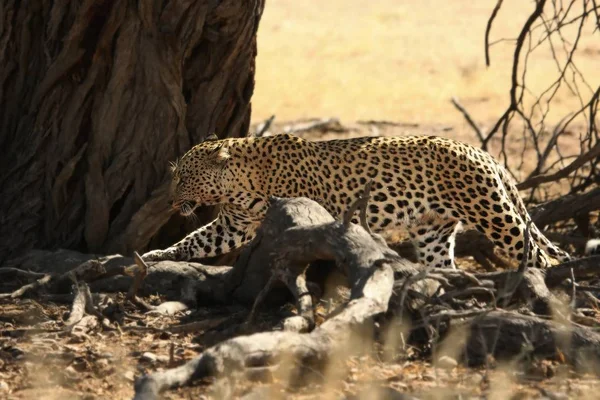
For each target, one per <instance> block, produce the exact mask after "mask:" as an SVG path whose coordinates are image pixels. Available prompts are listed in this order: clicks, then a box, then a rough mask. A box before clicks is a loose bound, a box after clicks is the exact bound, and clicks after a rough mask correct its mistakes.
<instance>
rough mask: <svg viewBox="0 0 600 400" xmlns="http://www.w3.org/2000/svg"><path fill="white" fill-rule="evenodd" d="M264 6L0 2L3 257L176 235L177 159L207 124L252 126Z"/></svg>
mask: <svg viewBox="0 0 600 400" xmlns="http://www.w3.org/2000/svg"><path fill="white" fill-rule="evenodd" d="M263 7H264V1H263V0H244V1H242V0H228V1H212V0H195V1H186V0H165V1H151V0H137V1H124V0H82V1H65V0H55V1H50V0H34V1H27V2H24V1H23V2H22V1H17V0H3V1H2V2H0V149H2V154H1V157H0V211H1V217H0V221H1V223H0V263H2V262H3V261H4V260H6V259H7V258H12V257H13V256H16V255H17V254H18V253H21V252H22V251H24V250H27V249H30V248H34V247H35V248H57V247H66V248H72V249H77V250H80V251H87V252H125V253H130V252H131V251H132V250H134V249H136V250H140V251H142V250H144V249H145V248H146V247H147V246H148V244H149V242H150V240H151V239H152V238H153V237H160V238H161V242H162V243H155V245H156V246H159V245H165V246H166V245H169V244H171V243H172V242H173V241H175V240H176V239H178V238H180V237H181V236H182V235H183V234H184V232H182V231H180V230H177V231H175V232H173V231H172V230H171V231H168V230H165V226H166V225H167V222H168V221H169V219H171V218H172V217H173V213H172V211H170V209H169V206H168V187H169V185H168V181H169V173H168V168H169V161H171V160H175V159H176V158H177V157H179V156H181V155H182V154H184V153H185V151H186V150H188V149H189V148H190V147H191V146H192V145H194V144H195V143H198V142H200V141H202V139H203V138H204V137H206V136H208V135H209V134H210V133H212V132H215V133H216V134H217V135H218V136H219V137H221V138H224V137H240V136H245V135H246V133H247V130H248V126H249V121H250V98H251V96H252V93H253V90H254V66H255V56H256V31H257V28H258V23H259V20H260V17H261V14H262V11H263ZM205 217H206V216H205ZM176 218H178V217H176ZM159 233H160V234H159Z"/></svg>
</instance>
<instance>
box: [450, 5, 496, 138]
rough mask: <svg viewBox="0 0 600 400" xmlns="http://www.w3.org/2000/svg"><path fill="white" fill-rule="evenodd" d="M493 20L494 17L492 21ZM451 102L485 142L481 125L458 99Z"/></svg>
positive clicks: (454, 98)
mask: <svg viewBox="0 0 600 400" xmlns="http://www.w3.org/2000/svg"><path fill="white" fill-rule="evenodd" d="M500 4H502V0H499V1H498V5H497V6H496V7H498V8H500ZM493 18H494V17H493V16H492V19H493ZM486 40H487V36H486ZM486 56H487V44H486ZM451 101H452V104H453V105H454V107H455V108H456V109H457V110H458V111H460V113H461V114H462V115H463V117H465V120H466V121H467V123H468V124H469V126H470V127H471V128H473V130H474V131H475V133H476V134H477V137H478V138H479V140H480V141H481V142H483V141H484V140H485V138H484V135H483V132H482V131H481V128H480V127H479V125H477V123H476V122H475V121H474V120H473V118H471V114H469V112H468V111H467V110H466V109H465V108H464V107H463V106H462V105H461V104H460V103H459V101H458V99H457V98H456V97H453V98H452V99H451Z"/></svg>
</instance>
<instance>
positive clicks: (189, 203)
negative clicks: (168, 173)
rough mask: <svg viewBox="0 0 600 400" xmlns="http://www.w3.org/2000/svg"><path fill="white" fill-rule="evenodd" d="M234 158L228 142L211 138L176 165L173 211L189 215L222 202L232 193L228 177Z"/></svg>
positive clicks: (173, 185)
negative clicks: (199, 208) (229, 166)
mask: <svg viewBox="0 0 600 400" xmlns="http://www.w3.org/2000/svg"><path fill="white" fill-rule="evenodd" d="M230 157H231V156H230V154H229V151H228V147H227V141H226V140H213V139H212V138H209V139H207V140H205V141H204V142H203V143H201V144H199V145H197V146H194V147H193V148H192V149H191V150H189V151H188V152H187V153H186V154H185V155H184V156H183V157H182V158H181V159H180V160H179V161H178V162H176V163H173V164H172V166H171V169H172V172H173V180H172V184H171V198H172V203H171V205H172V206H173V208H174V209H176V210H179V211H180V212H181V214H182V215H184V216H188V215H191V214H192V213H193V212H194V210H195V209H196V208H197V207H198V206H207V205H215V204H218V203H221V202H222V199H223V198H224V197H225V196H227V193H228V192H229V184H228V180H227V179H226V177H225V175H226V170H227V162H228V160H229V159H230Z"/></svg>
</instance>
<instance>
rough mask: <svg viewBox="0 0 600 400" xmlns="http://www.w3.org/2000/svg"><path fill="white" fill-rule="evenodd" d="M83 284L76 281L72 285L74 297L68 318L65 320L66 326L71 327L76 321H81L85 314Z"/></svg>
mask: <svg viewBox="0 0 600 400" xmlns="http://www.w3.org/2000/svg"><path fill="white" fill-rule="evenodd" d="M83 285H84V283H83V282H76V283H75V284H74V285H73V289H74V290H75V299H74V300H73V305H72V306H71V313H70V314H69V319H67V320H66V321H65V326H66V327H68V328H71V327H73V326H74V325H75V324H76V323H78V322H79V321H81V319H82V318H83V316H84V315H85V308H86V295H85V291H84V290H83V287H82V286H83Z"/></svg>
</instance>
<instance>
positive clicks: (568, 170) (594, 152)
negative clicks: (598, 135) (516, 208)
mask: <svg viewBox="0 0 600 400" xmlns="http://www.w3.org/2000/svg"><path fill="white" fill-rule="evenodd" d="M598 157H600V142H598V143H596V145H595V146H594V147H592V148H591V149H590V150H589V151H587V152H586V153H584V154H581V155H580V156H578V157H577V158H576V159H575V160H574V161H573V162H572V163H570V164H569V165H567V166H566V167H564V168H562V169H560V170H558V171H556V172H554V173H551V174H543V175H536V176H533V177H531V178H529V179H527V180H526V181H525V182H521V183H519V184H518V185H517V189H519V190H526V189H531V188H533V187H536V186H539V185H541V184H542V183H548V182H555V181H558V180H561V179H564V178H567V177H568V176H569V175H571V174H572V173H573V172H575V171H577V170H578V169H579V168H581V167H582V166H584V165H585V164H587V163H588V162H590V161H592V160H594V159H596V158H598Z"/></svg>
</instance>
